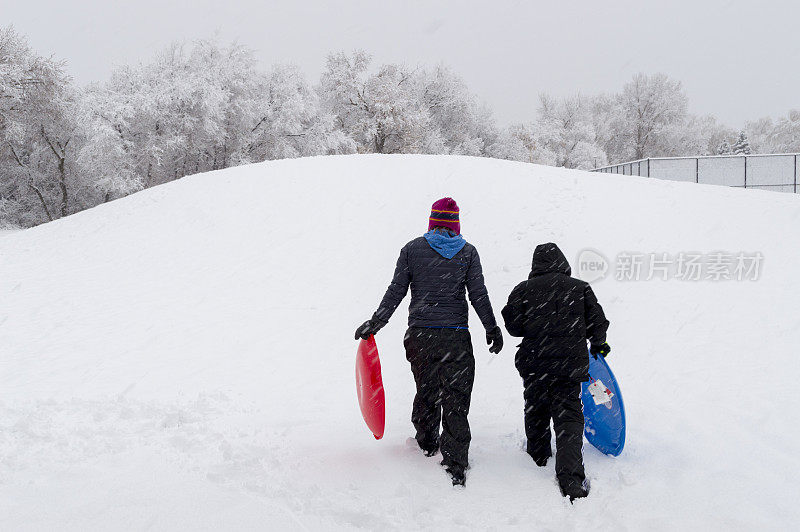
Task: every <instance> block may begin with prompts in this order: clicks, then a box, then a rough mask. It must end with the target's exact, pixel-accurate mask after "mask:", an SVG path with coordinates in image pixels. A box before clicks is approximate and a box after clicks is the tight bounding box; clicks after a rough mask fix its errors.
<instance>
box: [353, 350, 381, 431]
mask: <svg viewBox="0 0 800 532" xmlns="http://www.w3.org/2000/svg"><path fill="white" fill-rule="evenodd" d="M356 393H357V394H358V406H360V407H361V415H362V416H363V417H364V421H365V422H366V423H367V427H369V430H371V431H372V434H373V435H374V436H375V439H376V440H380V439H381V438H383V429H384V427H385V426H386V405H385V404H384V396H383V379H382V378H381V360H380V358H378V346H377V345H375V337H374V336H370V337H369V338H368V339H367V340H361V342H359V344H358V352H357V353H356Z"/></svg>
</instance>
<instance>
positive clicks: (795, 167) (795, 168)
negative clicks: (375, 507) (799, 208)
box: [794, 153, 797, 194]
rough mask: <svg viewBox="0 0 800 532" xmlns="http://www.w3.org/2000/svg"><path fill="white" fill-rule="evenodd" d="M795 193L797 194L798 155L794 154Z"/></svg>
mask: <svg viewBox="0 0 800 532" xmlns="http://www.w3.org/2000/svg"><path fill="white" fill-rule="evenodd" d="M794 193H795V194H797V154H796V153H795V154H794Z"/></svg>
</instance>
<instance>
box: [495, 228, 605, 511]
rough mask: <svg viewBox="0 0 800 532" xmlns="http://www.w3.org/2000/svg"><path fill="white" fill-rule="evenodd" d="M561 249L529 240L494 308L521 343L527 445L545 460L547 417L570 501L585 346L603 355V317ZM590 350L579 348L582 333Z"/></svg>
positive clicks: (584, 486)
mask: <svg viewBox="0 0 800 532" xmlns="http://www.w3.org/2000/svg"><path fill="white" fill-rule="evenodd" d="M570 274H571V270H570V267H569V263H568V262H567V259H566V258H565V257H564V254H563V253H562V252H561V250H560V249H559V248H558V246H557V245H555V244H553V243H547V244H541V245H539V246H536V250H535V251H534V253H533V270H532V271H531V274H530V276H529V277H528V280H527V281H525V282H523V283H520V284H519V285H517V286H516V288H514V290H513V291H512V292H511V295H510V296H509V298H508V304H507V305H506V306H505V307H504V308H503V311H502V314H503V319H504V320H505V324H506V329H507V330H508V333H509V334H510V335H511V336H521V337H522V338H523V340H522V343H521V344H520V346H519V350H518V351H517V355H516V357H515V365H516V367H517V370H518V371H519V374H520V376H521V377H522V381H523V384H524V386H525V391H524V394H523V395H524V397H525V435H526V436H527V440H528V442H527V452H528V454H529V455H530V456H531V457H532V458H533V460H534V462H536V464H537V465H539V466H544V465H546V464H547V459H548V458H549V457H550V456H552V451H551V450H550V437H551V436H550V419H551V418H552V420H553V428H554V429H555V432H556V476H557V477H558V483H559V486H560V487H561V492H562V494H563V495H565V496H568V497H569V498H570V501H572V500H574V499H575V498H578V497H585V496H586V495H587V494H588V492H589V490H588V483H587V482H586V481H585V480H586V477H585V473H584V470H583V456H582V446H583V423H584V420H583V405H582V404H581V384H580V383H581V382H583V381H588V380H589V353H591V355H592V356H594V357H597V355H602V356H606V355H607V354H608V353H609V352H610V351H611V348H610V347H609V346H608V344H607V343H606V331H607V330H608V320H606V317H605V314H604V313H603V308H602V307H601V306H600V304H599V303H598V302H597V298H596V297H595V295H594V292H593V291H592V288H591V287H590V286H589V284H588V283H586V282H584V281H580V280H578V279H573V278H572V277H570ZM587 339H588V340H589V343H590V350H589V353H587V350H586V340H587Z"/></svg>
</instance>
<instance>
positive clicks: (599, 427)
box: [581, 355, 625, 456]
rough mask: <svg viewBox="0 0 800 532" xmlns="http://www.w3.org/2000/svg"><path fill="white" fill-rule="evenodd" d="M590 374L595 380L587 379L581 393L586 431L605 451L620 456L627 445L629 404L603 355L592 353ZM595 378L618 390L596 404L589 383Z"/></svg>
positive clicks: (609, 387) (601, 450)
mask: <svg viewBox="0 0 800 532" xmlns="http://www.w3.org/2000/svg"><path fill="white" fill-rule="evenodd" d="M589 376H590V377H591V379H592V380H591V381H589V382H584V383H583V393H582V395H581V400H582V401H583V417H584V419H585V425H584V430H583V433H584V434H585V435H586V439H587V440H589V443H591V444H592V445H594V446H595V447H597V449H598V450H599V451H600V452H601V453H603V454H610V455H611V456H619V454H620V453H621V452H622V448H623V447H625V404H624V403H623V402H622V394H621V393H620V391H619V384H617V379H615V378H614V374H613V373H612V372H611V368H610V367H608V363H607V362H606V360H605V358H603V357H602V356H598V357H597V359H595V358H594V357H593V356H592V355H589ZM595 380H600V381H602V383H603V384H605V386H606V388H608V389H609V390H610V391H611V393H612V394H614V395H613V397H612V398H611V402H610V403H606V404H600V405H598V404H595V401H594V399H593V398H592V394H591V393H590V392H589V385H591V384H592V382H594V381H595Z"/></svg>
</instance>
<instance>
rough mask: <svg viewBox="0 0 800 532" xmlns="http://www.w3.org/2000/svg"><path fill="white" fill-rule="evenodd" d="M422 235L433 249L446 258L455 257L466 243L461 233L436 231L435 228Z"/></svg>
mask: <svg viewBox="0 0 800 532" xmlns="http://www.w3.org/2000/svg"><path fill="white" fill-rule="evenodd" d="M424 236H425V240H427V241H428V244H430V246H431V247H432V248H433V249H434V251H436V253H438V254H439V255H441V256H442V257H444V258H446V259H452V258H453V257H455V256H456V255H457V254H458V252H459V251H461V249H462V248H463V247H464V246H465V245H466V244H467V241H466V240H464V237H463V236H461V235H451V234H449V233H437V232H436V231H435V230H431V231H428V232H427V233H425V235H424Z"/></svg>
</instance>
